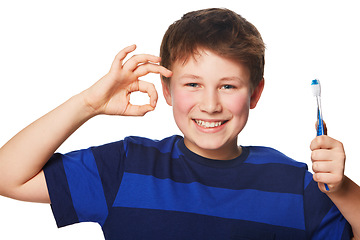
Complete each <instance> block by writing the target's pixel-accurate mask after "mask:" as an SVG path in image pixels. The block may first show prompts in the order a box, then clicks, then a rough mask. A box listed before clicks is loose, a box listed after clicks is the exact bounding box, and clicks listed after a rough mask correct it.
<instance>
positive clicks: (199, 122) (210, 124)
mask: <svg viewBox="0 0 360 240" xmlns="http://www.w3.org/2000/svg"><path fill="white" fill-rule="evenodd" d="M195 122H196V124H197V125H199V126H200V127H204V128H213V127H218V126H220V125H221V124H223V122H221V121H219V122H205V121H203V120H195Z"/></svg>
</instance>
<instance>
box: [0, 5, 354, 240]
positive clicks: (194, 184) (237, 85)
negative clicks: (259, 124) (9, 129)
mask: <svg viewBox="0 0 360 240" xmlns="http://www.w3.org/2000/svg"><path fill="white" fill-rule="evenodd" d="M134 50H135V46H134V45H133V46H129V47H127V48H125V49H123V50H122V51H120V52H119V54H118V55H117V56H116V58H115V60H114V62H113V64H112V66H111V69H110V71H109V73H108V74H106V75H105V76H104V77H103V78H102V79H100V80H99V81H98V82H96V83H95V84H94V85H93V86H91V87H90V88H88V89H87V90H85V91H83V92H82V93H80V94H78V95H76V96H74V97H72V98H71V99H69V100H68V101H67V102H65V103H64V104H62V105H61V106H59V107H58V108H56V109H54V110H53V111H51V112H50V113H48V114H47V115H45V116H43V117H42V118H40V119H39V120H37V121H36V122H34V123H33V124H31V125H29V126H28V127H27V128H25V129H24V130H23V131H21V132H20V133H19V134H17V135H16V136H15V137H14V138H13V139H11V140H10V141H9V142H8V143H7V144H6V145H4V146H3V147H2V148H1V150H0V171H1V173H0V178H1V179H0V180H1V183H2V184H1V186H0V193H1V194H2V195H4V196H8V197H12V198H15V199H20V200H25V201H35V202H45V203H50V202H51V204H52V210H53V212H54V216H55V219H56V221H57V224H58V226H59V227H61V226H65V225H69V224H72V223H76V222H84V221H93V222H98V223H99V224H100V225H101V226H102V229H103V231H104V235H105V238H106V239H307V238H309V239H349V238H350V237H351V229H350V225H349V224H348V222H347V221H346V220H345V219H344V218H343V216H342V215H341V214H340V212H339V211H338V210H337V208H336V207H335V206H334V205H333V203H332V202H331V201H330V199H329V198H327V197H326V195H325V194H323V193H321V192H320V191H319V189H318V187H317V184H316V183H315V182H314V181H313V180H312V178H313V177H312V176H311V174H310V173H309V172H307V171H306V166H305V164H302V163H298V162H295V161H293V160H291V159H289V158H287V157H286V156H284V155H282V154H281V153H279V152H277V151H276V150H273V149H269V148H265V147H243V146H239V145H238V144H237V136H238V134H239V133H240V132H241V130H242V129H243V127H244V126H245V124H246V121H247V118H248V113H249V109H250V108H255V107H256V104H257V102H258V100H259V99H260V96H261V93H262V90H263V87H264V80H263V67H264V44H263V42H262V39H261V36H260V34H259V33H258V32H257V30H256V28H255V27H254V26H252V25H251V24H250V23H248V22H247V21H246V20H245V19H243V18H241V17H240V16H239V15H237V14H235V13H233V12H231V11H229V10H225V9H207V10H201V11H197V12H192V13H189V14H186V15H184V17H183V18H182V19H181V20H179V21H178V22H175V23H174V24H173V25H171V26H170V27H169V29H168V31H167V32H166V34H165V36H164V39H163V43H162V45H161V53H160V54H161V59H160V58H158V57H156V56H152V55H146V54H142V55H135V56H132V57H131V58H130V59H129V60H127V61H126V62H125V61H124V59H125V58H126V56H127V55H128V54H129V53H131V52H132V51H134ZM160 60H161V65H158V64H157V63H158V62H160ZM169 69H170V70H171V71H170V70H169ZM148 73H158V74H160V75H162V78H163V79H162V84H163V93H164V97H165V99H166V102H167V103H168V104H169V105H171V106H172V107H173V113H174V119H175V121H176V123H177V125H178V127H179V129H180V130H181V131H182V132H183V134H184V137H180V136H171V137H169V138H166V139H163V140H161V141H153V140H149V139H145V138H141V137H128V138H126V139H124V140H123V141H119V142H115V143H110V144H106V145H104V146H100V147H93V148H89V149H85V150H80V151H75V152H72V153H68V154H66V155H61V154H54V152H55V151H56V149H57V148H58V147H59V146H60V145H61V144H62V143H63V142H64V141H65V139H66V138H67V137H69V136H70V135H71V134H72V133H73V132H74V131H75V130H76V129H77V128H79V127H80V126H81V125H82V124H83V123H85V122H86V121H87V120H89V119H90V118H92V117H94V116H96V115H99V114H108V115H121V116H141V115H144V114H146V113H147V112H148V111H152V110H154V108H155V106H156V102H157V98H158V96H157V92H156V90H155V88H154V85H153V84H150V83H147V82H144V81H140V80H138V78H139V77H141V76H144V75H146V74H148ZM134 91H141V92H145V93H147V94H148V95H149V97H150V103H149V104H146V105H143V106H134V105H132V104H131V103H130V102H129V99H130V94H131V93H132V92H134ZM311 148H312V150H313V155H312V159H313V161H314V166H313V168H314V172H315V173H316V174H315V175H314V178H315V180H317V181H318V182H320V184H319V187H320V189H321V190H322V191H325V190H324V189H323V184H321V183H322V182H323V183H327V184H328V185H329V187H330V192H328V193H327V194H328V196H329V197H330V198H331V199H332V200H333V201H334V202H335V203H336V204H337V206H338V207H339V209H340V211H342V213H343V215H344V216H345V217H346V218H347V220H348V221H349V222H350V223H351V224H352V226H353V231H354V233H355V236H356V237H358V235H357V234H358V232H359V229H358V225H356V224H358V222H357V221H356V215H354V214H355V213H356V211H349V208H350V207H353V206H356V202H354V201H351V198H354V199H355V198H356V197H357V196H359V194H358V192H359V191H358V188H357V187H356V185H354V183H352V182H351V181H350V180H349V179H347V178H346V177H344V176H343V167H344V158H345V157H344V151H343V148H342V145H341V143H339V142H338V141H336V140H333V139H331V138H329V137H326V136H324V137H320V138H316V139H315V140H314V141H313V142H312V144H311ZM324 148H325V149H324ZM18 149H21V151H18ZM49 159H50V160H49ZM323 160H327V161H323ZM330 160H331V161H330ZM337 165H339V167H338V166H337ZM20 166H21V167H20ZM348 189H354V190H356V191H357V192H352V193H351V194H349V192H350V191H349V190H348ZM340 193H341V194H340ZM343 193H346V194H348V195H349V196H346V198H344V197H342V196H343V195H344V194H343ZM345 203H350V204H349V205H346V204H345ZM349 206H350V207H349ZM355 210H356V209H355ZM354 219H355V220H354Z"/></svg>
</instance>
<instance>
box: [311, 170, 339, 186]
mask: <svg viewBox="0 0 360 240" xmlns="http://www.w3.org/2000/svg"><path fill="white" fill-rule="evenodd" d="M313 179H314V181H315V182H318V183H325V184H328V185H329V186H335V185H337V184H340V183H341V181H342V177H341V176H338V175H336V174H332V173H314V175H313Z"/></svg>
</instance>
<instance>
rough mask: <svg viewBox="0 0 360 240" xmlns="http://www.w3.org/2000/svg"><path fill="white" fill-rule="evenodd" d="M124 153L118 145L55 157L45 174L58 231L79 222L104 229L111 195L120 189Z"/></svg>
mask: <svg viewBox="0 0 360 240" xmlns="http://www.w3.org/2000/svg"><path fill="white" fill-rule="evenodd" d="M122 152H123V149H122V142H116V143H111V144H107V145H103V146H100V147H92V148H89V149H84V150H79V151H74V152H70V153H67V154H59V153H56V154H54V155H53V156H52V157H51V159H50V160H49V162H48V163H47V164H46V165H45V167H44V173H45V178H46V183H47V186H48V191H49V195H50V200H51V208H52V211H53V214H54V217H55V220H56V223H57V226H58V227H63V226H67V225H70V224H73V223H78V222H96V223H99V224H100V225H101V226H103V224H104V223H105V221H106V218H107V216H108V212H109V207H110V206H111V203H112V201H113V200H112V197H111V195H113V194H114V192H115V194H116V191H117V190H118V186H119V185H120V181H121V176H122V171H123V168H122V167H121V166H122V164H121V163H122V162H123V160H122V156H123V154H121V153H122ZM114 179H117V180H115V181H114ZM110 182H112V184H110Z"/></svg>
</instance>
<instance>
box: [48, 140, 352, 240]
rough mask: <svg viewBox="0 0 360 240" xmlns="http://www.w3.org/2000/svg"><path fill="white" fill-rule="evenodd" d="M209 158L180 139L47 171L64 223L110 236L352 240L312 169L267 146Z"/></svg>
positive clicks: (125, 147)
mask: <svg viewBox="0 0 360 240" xmlns="http://www.w3.org/2000/svg"><path fill="white" fill-rule="evenodd" d="M242 149H243V152H242V154H241V155H240V156H239V157H237V158H235V159H232V160H227V161H222V160H213V159H207V158H203V157H201V156H199V155H196V154H195V153H193V152H191V151H190V150H189V149H187V148H186V146H185V144H184V140H183V138H182V137H180V136H172V137H169V138H166V139H163V140H161V141H156V140H150V139H146V138H141V137H127V138H125V139H124V140H122V141H118V142H114V143H110V144H106V145H103V146H99V147H92V148H89V149H85V150H80V151H75V152H71V153H68V154H65V155H62V154H55V155H54V156H53V157H52V158H51V160H50V161H49V162H48V164H47V165H46V166H45V168H44V172H45V176H46V181H47V185H48V189H49V194H50V198H51V203H52V204H51V206H52V210H53V213H54V216H55V219H56V222H57V225H58V226H59V227H62V226H66V225H69V224H73V223H77V222H87V221H90V222H97V223H99V224H100V225H101V227H102V229H103V232H104V236H105V238H106V239H182V240H183V239H262V240H266V239H294V240H296V239H314V240H316V239H350V237H351V234H352V233H351V228H350V225H349V224H348V223H347V221H346V220H345V219H344V217H343V216H342V215H341V214H340V212H339V211H338V209H337V208H336V207H335V206H334V204H333V203H332V202H331V201H330V199H329V198H328V197H327V196H326V194H323V193H322V192H320V191H319V189H318V187H317V183H315V182H314V181H313V180H312V175H311V173H309V172H308V171H307V166H306V164H304V163H300V162H296V161H294V160H292V159H290V158H288V157H287V156H285V155H283V154H282V153H280V152H278V151H276V150H274V149H271V148H267V147H254V146H251V147H242Z"/></svg>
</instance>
